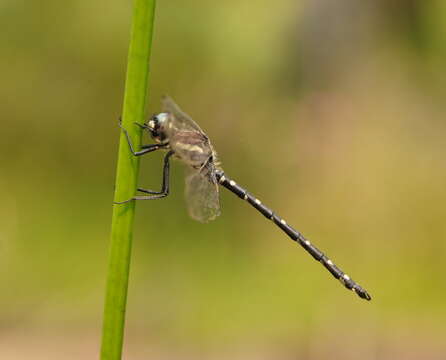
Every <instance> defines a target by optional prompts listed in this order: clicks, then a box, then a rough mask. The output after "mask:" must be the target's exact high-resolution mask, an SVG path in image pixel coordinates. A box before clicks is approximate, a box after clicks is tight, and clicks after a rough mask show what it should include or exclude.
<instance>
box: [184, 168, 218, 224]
mask: <svg viewBox="0 0 446 360" xmlns="http://www.w3.org/2000/svg"><path fill="white" fill-rule="evenodd" d="M186 201H187V208H188V212H189V215H190V217H191V218H192V219H194V220H197V221H200V222H204V223H206V222H209V221H211V220H214V219H215V218H216V217H217V216H218V215H220V199H219V193H218V183H217V179H216V177H215V169H214V167H213V166H212V165H210V166H205V167H203V168H202V169H201V171H199V170H195V169H190V173H189V175H188V176H187V177H186Z"/></svg>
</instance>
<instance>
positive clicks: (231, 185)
mask: <svg viewBox="0 0 446 360" xmlns="http://www.w3.org/2000/svg"><path fill="white" fill-rule="evenodd" d="M215 175H216V177H217V180H218V182H219V183H220V184H221V185H222V186H224V187H225V188H226V189H228V190H229V191H231V192H233V193H234V194H236V195H237V196H238V197H239V198H240V199H243V200H246V201H247V202H248V203H249V204H250V205H252V206H253V207H254V208H255V209H257V210H258V211H259V212H260V213H261V214H262V215H263V216H265V217H266V218H268V219H270V220H272V221H273V222H274V224H276V225H277V226H278V227H279V228H280V229H281V230H282V231H283V232H284V233H286V234H287V235H288V236H289V237H290V238H291V239H292V240H294V241H296V242H297V243H298V244H300V246H302V247H303V248H304V249H305V251H307V252H308V253H309V254H310V255H311V256H313V258H314V259H316V260H317V261H319V262H320V263H321V264H322V265H324V267H325V268H326V269H327V270H328V271H329V272H330V273H331V274H332V275H333V276H334V277H335V278H336V279H338V280H339V281H340V282H341V283H342V284H343V285H344V286H345V287H346V288H347V289H349V290H352V291H354V292H355V293H356V294H357V295H358V296H359V297H360V298H362V299H365V300H371V299H372V297H371V296H370V295H369V293H368V292H367V291H366V290H365V289H363V288H362V287H361V286H360V285H358V284H357V283H356V282H354V281H353V280H352V279H351V278H350V277H349V276H348V275H347V274H346V273H344V272H343V271H342V270H341V269H339V268H338V267H337V266H336V265H335V264H333V262H332V261H331V260H330V259H329V258H328V257H327V256H326V255H325V254H324V253H323V252H322V251H320V250H319V249H318V248H317V247H315V246H314V245H313V244H311V243H310V241H309V240H307V239H305V238H304V236H303V235H302V234H301V233H300V232H298V231H296V230H294V229H293V228H292V227H291V226H290V225H288V224H287V223H286V221H285V220H284V219H281V218H280V217H279V216H277V215H276V214H275V213H274V211H272V210H271V209H270V208H268V207H267V206H265V205H263V204H262V203H261V201H260V200H259V199H257V198H256V197H254V196H252V195H251V194H250V193H249V192H248V191H247V190H246V189H244V188H243V187H241V186H240V185H238V184H237V183H236V182H235V181H234V180H232V179H230V178H229V177H228V176H227V175H226V174H225V173H224V172H223V171H222V170H216V173H215Z"/></svg>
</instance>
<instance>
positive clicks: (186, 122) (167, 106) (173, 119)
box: [162, 96, 207, 137]
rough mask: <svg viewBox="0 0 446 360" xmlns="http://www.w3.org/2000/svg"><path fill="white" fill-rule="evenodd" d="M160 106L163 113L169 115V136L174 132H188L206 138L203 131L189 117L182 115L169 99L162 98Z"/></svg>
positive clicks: (166, 97)
mask: <svg viewBox="0 0 446 360" xmlns="http://www.w3.org/2000/svg"><path fill="white" fill-rule="evenodd" d="M162 104H163V112H166V113H169V114H170V124H169V129H168V131H169V132H170V133H171V134H172V133H173V132H175V131H180V130H188V131H196V132H199V133H201V134H203V135H204V136H205V137H207V136H206V135H205V133H204V132H203V130H201V128H200V127H199V126H198V124H197V123H196V122H195V121H193V120H192V119H191V117H190V116H189V115H187V114H186V113H184V112H183V111H182V110H181V109H180V107H179V106H178V105H177V104H175V102H174V101H173V100H172V99H171V98H170V97H168V96H163V99H162Z"/></svg>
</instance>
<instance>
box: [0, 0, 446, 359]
mask: <svg viewBox="0 0 446 360" xmlns="http://www.w3.org/2000/svg"><path fill="white" fill-rule="evenodd" d="M131 12H132V4H131V2H130V1H116V0H113V1H104V0H90V1H67V2H61V1H55V0H46V1H44V2H37V1H34V2H30V1H28V2H25V1H12V0H4V1H2V2H1V4H0V22H1V24H2V31H1V32H0V39H1V44H2V52H1V56H0V68H1V69H2V72H1V74H2V75H1V86H0V98H1V116H2V121H1V124H2V129H1V141H0V166H1V168H0V169H1V170H0V199H1V206H0V281H1V284H2V286H1V296H0V357H1V358H2V359H12V360H16V359H94V358H97V357H98V352H99V342H100V331H101V321H102V306H103V296H104V295H103V294H104V285H105V276H106V270H107V256H108V254H107V252H108V244H109V231H110V220H111V203H112V196H113V184H114V173H115V163H116V154H117V142H118V138H119V130H118V127H117V118H118V116H119V114H120V112H121V106H122V97H123V86H124V77H125V66H126V57H127V46H128V38H129V29H130V19H131ZM445 24H446V3H445V2H444V1H441V0H432V1H422V0H411V1H409V0H392V1H388V0H380V1H376V0H368V1H365V0H364V1H360V2H359V1H356V0H342V1H339V0H317V1H316V0H300V1H293V0H283V1H275V2H271V1H264V0H257V1H253V0H250V1H248V0H238V1H233V0H228V1H221V2H213V1H212V2H211V1H204V0H195V1H188V2H185V1H178V0H176V1H175V0H174V1H162V0H159V1H158V7H157V12H156V26H155V30H156V31H155V36H154V47H153V52H152V54H153V57H152V64H151V78H150V89H151V91H150V99H149V109H148V114H150V113H154V112H157V111H159V109H160V108H159V99H160V96H161V95H162V94H164V93H167V94H170V95H171V96H172V97H173V98H174V99H175V100H176V101H177V102H178V103H179V104H180V106H181V107H182V108H183V109H184V110H185V111H186V112H188V113H189V114H190V115H191V116H192V117H193V118H194V119H196V120H197V122H199V124H200V126H202V128H203V129H205V131H206V132H207V133H208V135H209V136H210V137H211V139H212V141H213V144H214V146H215V147H216V149H217V151H218V153H219V155H220V157H221V160H222V162H223V166H224V168H225V170H226V171H227V173H228V174H229V175H230V176H232V177H234V179H235V180H236V181H237V182H238V183H240V184H242V185H244V186H246V187H247V188H248V189H249V190H250V191H251V192H253V193H254V194H256V195H257V196H258V197H260V198H261V199H262V201H263V202H264V203H266V204H267V205H270V206H271V207H272V208H273V209H275V210H276V211H277V212H278V213H279V214H280V215H281V216H283V217H284V218H285V219H286V220H287V221H288V222H289V223H290V224H292V225H293V226H294V227H295V228H296V229H299V230H300V231H302V232H303V233H304V234H305V235H307V236H308V237H309V238H310V239H311V240H312V241H313V242H314V243H315V244H316V245H317V246H318V247H320V248H321V249H322V250H324V251H325V252H326V253H327V254H329V255H330V257H331V258H332V259H333V260H334V261H335V262H336V263H337V264H338V265H339V266H340V267H341V268H342V269H344V270H345V271H346V272H347V273H348V274H349V275H351V276H352V277H353V278H354V279H355V280H357V281H358V282H359V283H360V284H361V285H363V286H364V287H365V288H367V289H368V290H369V291H370V293H371V294H372V296H373V300H372V302H370V303H367V302H365V301H362V300H360V299H359V298H357V297H356V296H354V294H352V293H349V292H348V291H346V290H345V289H343V287H342V286H341V285H340V284H339V283H338V282H336V281H335V280H334V279H332V278H331V276H330V275H329V274H328V273H327V272H326V271H325V270H324V269H323V268H322V267H321V266H320V265H319V264H317V263H316V262H315V261H314V260H312V259H311V257H310V256H309V255H307V254H306V253H305V252H304V251H303V250H302V249H301V248H299V247H298V246H296V244H295V243H293V242H292V241H290V239H288V238H287V237H286V236H285V235H284V234H282V233H281V232H280V231H279V230H278V229H276V228H275V227H274V226H272V225H271V224H270V223H269V222H268V221H266V220H265V219H264V218H263V217H262V216H261V215H259V214H258V213H257V212H256V211H255V210H253V209H252V208H250V207H249V206H247V205H246V204H245V203H243V202H241V201H240V200H239V199H238V198H237V197H235V196H234V195H232V194H231V193H228V192H227V191H226V190H224V189H222V194H221V202H222V215H221V217H220V218H219V219H217V220H216V221H215V222H213V223H210V224H206V225H203V224H199V223H195V222H193V221H192V220H190V219H189V218H188V216H187V213H186V208H185V205H184V200H183V187H184V185H183V168H182V166H181V164H178V163H175V164H174V165H173V169H172V188H171V196H169V197H168V198H167V199H164V200H161V201H156V202H146V203H139V204H138V207H137V219H136V224H135V238H134V247H133V258H132V269H131V279H130V288H129V298H128V316H127V331H126V339H125V354H126V358H127V359H183V360H184V359H218V360H223V359H265V360H267V359H286V360H288V359H311V360H313V359H326V358H327V357H330V358H332V359H358V358H361V359H405V360H407V359H444V357H445V355H444V354H445V352H446V344H445V330H446V325H445V320H446V307H445V296H446V284H445V280H444V272H445V270H444V260H443V258H444V256H445V252H446V244H445V237H446V222H445V215H446V211H445V205H444V204H445V202H446V187H445V183H446V163H445V155H446V152H445V145H446V144H445V143H446V141H445V130H446V123H445V121H444V115H443V114H444V112H445V108H446V103H445V94H446V71H445V63H446V31H445ZM146 141H147V139H146ZM161 159H162V154H153V155H150V156H147V157H146V158H144V159H143V160H142V166H141V177H140V183H141V184H143V185H144V186H145V187H147V188H158V186H159V184H160V180H161V167H162V164H161Z"/></svg>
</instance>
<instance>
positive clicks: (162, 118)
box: [147, 113, 169, 143]
mask: <svg viewBox="0 0 446 360" xmlns="http://www.w3.org/2000/svg"><path fill="white" fill-rule="evenodd" d="M168 121H169V114H168V113H159V114H157V115H153V116H152V117H151V118H150V120H149V122H148V123H147V128H148V130H149V131H150V135H151V136H152V138H153V139H154V140H155V141H156V142H159V143H163V142H165V141H166V139H167V134H166V127H167V124H168Z"/></svg>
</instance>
